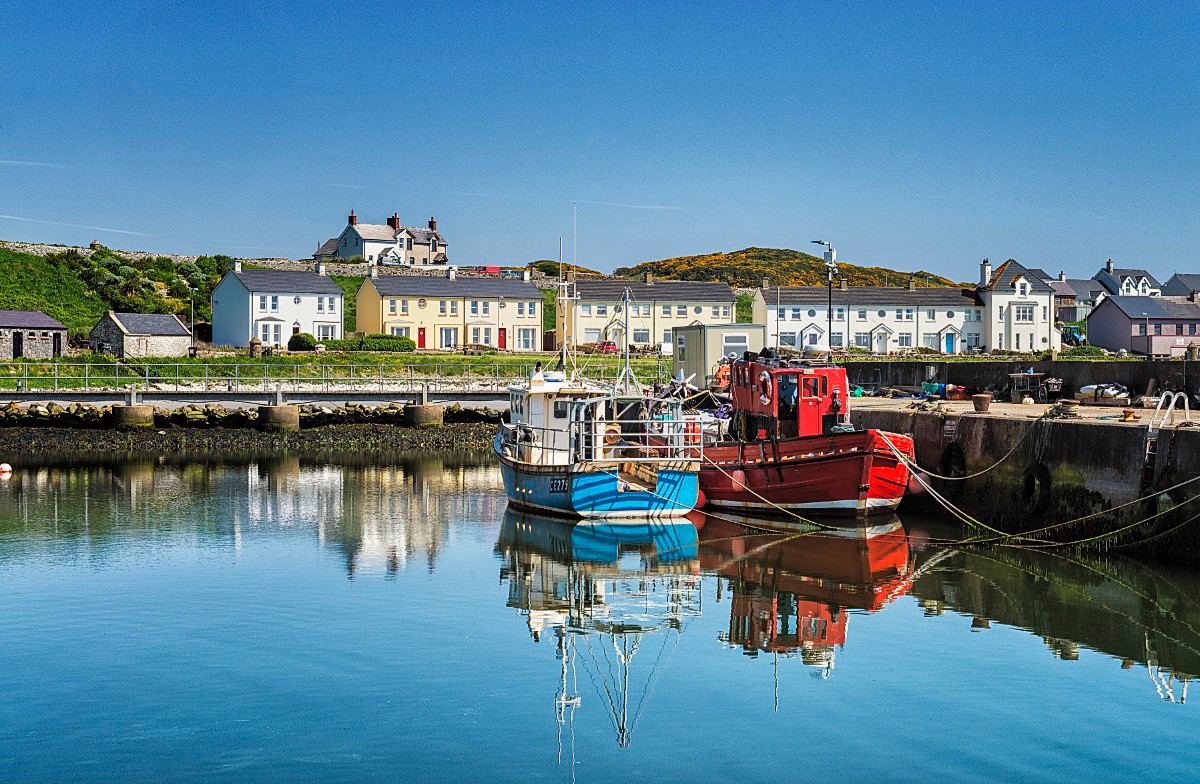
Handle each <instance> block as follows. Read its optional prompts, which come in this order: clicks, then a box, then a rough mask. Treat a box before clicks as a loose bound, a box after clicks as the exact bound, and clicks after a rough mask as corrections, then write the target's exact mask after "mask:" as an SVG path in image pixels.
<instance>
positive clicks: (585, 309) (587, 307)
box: [579, 302, 592, 316]
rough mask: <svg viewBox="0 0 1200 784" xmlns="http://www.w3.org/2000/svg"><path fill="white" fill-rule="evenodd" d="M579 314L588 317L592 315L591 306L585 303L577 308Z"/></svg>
mask: <svg viewBox="0 0 1200 784" xmlns="http://www.w3.org/2000/svg"><path fill="white" fill-rule="evenodd" d="M579 312H580V313H582V314H583V315H585V316H590V315H592V306H591V305H590V304H588V303H586V302H585V303H583V304H582V305H580V306H579Z"/></svg>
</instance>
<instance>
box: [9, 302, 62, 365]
mask: <svg viewBox="0 0 1200 784" xmlns="http://www.w3.org/2000/svg"><path fill="white" fill-rule="evenodd" d="M66 347H67V328H66V327H65V326H64V325H62V324H60V323H58V322H57V321H55V320H54V319H52V318H50V317H49V316H47V315H46V314H45V313H42V312H41V311H40V310H0V360H8V359H21V358H22V357H24V358H27V359H51V358H52V357H57V356H60V355H61V354H62V353H63V351H64V350H65V349H66Z"/></svg>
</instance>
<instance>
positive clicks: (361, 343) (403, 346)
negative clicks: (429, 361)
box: [321, 335, 417, 351]
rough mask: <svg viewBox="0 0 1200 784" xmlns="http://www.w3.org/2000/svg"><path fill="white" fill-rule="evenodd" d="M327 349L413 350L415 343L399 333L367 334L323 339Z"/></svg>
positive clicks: (415, 346)
mask: <svg viewBox="0 0 1200 784" xmlns="http://www.w3.org/2000/svg"><path fill="white" fill-rule="evenodd" d="M321 342H322V343H324V344H325V348H326V349H328V350H329V351H415V350H416V348H417V344H416V343H414V342H413V339H412V338H406V337H401V336H399V335H367V336H366V337H364V338H350V339H348V340H323V341H321Z"/></svg>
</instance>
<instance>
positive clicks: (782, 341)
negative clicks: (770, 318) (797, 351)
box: [779, 332, 796, 346]
mask: <svg viewBox="0 0 1200 784" xmlns="http://www.w3.org/2000/svg"><path fill="white" fill-rule="evenodd" d="M779 345H781V346H795V345H796V333H795V332H784V333H781V334H780V335H779Z"/></svg>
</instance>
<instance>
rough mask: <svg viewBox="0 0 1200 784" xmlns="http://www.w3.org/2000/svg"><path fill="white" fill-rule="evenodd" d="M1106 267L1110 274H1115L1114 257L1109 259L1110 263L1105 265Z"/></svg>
mask: <svg viewBox="0 0 1200 784" xmlns="http://www.w3.org/2000/svg"><path fill="white" fill-rule="evenodd" d="M1104 269H1105V270H1107V271H1108V274H1109V275H1111V274H1113V263H1112V259H1109V260H1108V263H1107V264H1105V265H1104Z"/></svg>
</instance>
